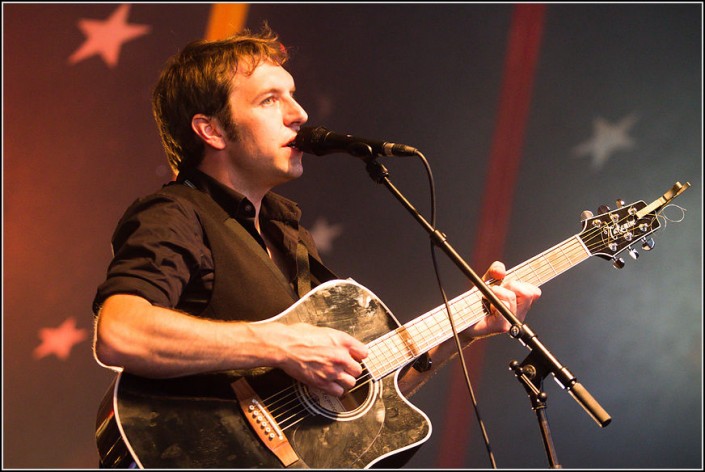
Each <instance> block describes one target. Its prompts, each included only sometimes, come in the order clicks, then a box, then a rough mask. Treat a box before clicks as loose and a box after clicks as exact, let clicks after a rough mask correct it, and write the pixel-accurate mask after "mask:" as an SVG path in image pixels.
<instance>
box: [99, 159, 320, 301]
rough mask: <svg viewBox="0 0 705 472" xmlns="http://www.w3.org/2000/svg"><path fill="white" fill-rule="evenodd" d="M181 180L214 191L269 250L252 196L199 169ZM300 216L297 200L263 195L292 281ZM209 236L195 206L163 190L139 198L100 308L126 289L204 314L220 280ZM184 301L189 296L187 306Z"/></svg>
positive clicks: (121, 231)
mask: <svg viewBox="0 0 705 472" xmlns="http://www.w3.org/2000/svg"><path fill="white" fill-rule="evenodd" d="M177 182H178V184H185V185H190V186H195V187H196V188H198V189H200V190H202V191H205V192H206V193H208V194H209V195H210V196H211V197H212V198H213V200H215V202H216V203H218V205H219V206H221V207H222V208H223V209H224V210H225V211H226V212H227V213H228V214H229V215H230V216H231V217H233V218H235V219H236V220H237V221H238V222H239V223H240V224H241V225H242V226H243V227H244V228H245V229H247V231H248V232H249V233H250V234H251V235H252V237H253V238H255V240H256V241H257V242H258V243H259V245H260V246H261V247H262V250H263V251H266V250H267V249H266V245H265V242H264V240H263V239H262V237H261V236H260V234H259V233H258V232H257V230H256V229H255V224H254V223H255V222H254V217H255V208H254V205H253V204H252V202H250V201H249V200H248V199H247V198H245V197H244V196H242V195H240V194H239V193H237V192H235V191H233V190H231V189H230V188H228V187H226V186H224V185H222V184H221V183H220V182H218V181H216V180H215V179H213V178H211V177H210V176H208V175H206V174H204V173H202V172H200V171H198V170H195V169H193V170H189V171H184V172H182V173H181V174H179V177H178V179H177ZM178 184H175V185H178ZM300 216H301V212H300V210H299V208H298V206H297V205H296V204H295V203H293V202H291V201H289V200H287V199H285V198H283V197H281V196H279V195H276V194H274V193H271V192H270V193H269V194H267V195H266V196H265V198H264V199H263V201H262V207H261V209H260V224H261V229H262V232H263V233H264V234H265V235H266V237H267V239H268V241H269V242H270V244H274V245H276V247H277V249H278V250H279V251H281V254H282V255H283V261H284V264H283V265H284V267H282V271H283V272H284V276H285V277H286V279H287V280H289V281H290V282H293V280H294V279H295V276H296V246H297V242H298V238H299V227H298V225H299V218H300ZM205 239H206V238H205V237H204V232H203V228H202V226H201V224H200V223H199V221H198V217H197V215H196V214H195V212H194V211H193V209H189V208H186V207H185V206H184V205H183V204H182V203H181V202H179V201H178V200H175V199H172V198H170V197H168V196H165V195H163V194H153V195H150V196H147V197H144V198H141V199H139V200H137V201H136V202H135V203H133V205H132V206H130V208H128V210H127V211H126V212H125V214H124V216H123V217H122V218H121V220H120V221H119V223H118V225H117V228H116V230H115V232H114V234H113V238H112V246H113V254H114V257H113V260H112V261H111V263H110V265H109V268H108V273H107V277H106V280H105V281H104V282H103V283H102V284H101V285H100V286H99V287H98V290H97V294H96V297H95V299H94V303H93V310H94V312H95V313H97V312H98V310H99V308H100V305H101V304H102V303H103V301H105V299H106V298H108V297H109V296H111V295H114V294H118V293H123V294H132V295H138V296H141V297H143V298H145V299H147V300H148V301H149V302H150V303H152V304H154V305H157V306H162V307H166V308H175V307H176V306H177V305H179V304H181V308H182V309H184V310H185V311H188V312H189V313H194V314H197V313H200V312H201V311H202V310H203V308H205V306H206V305H207V303H208V300H209V296H210V293H211V292H212V290H213V282H214V264H213V256H212V254H211V251H210V248H209V246H208V243H207V241H206V240H205ZM315 256H316V257H317V254H316V255H315ZM184 299H186V300H188V303H187V304H186V305H184Z"/></svg>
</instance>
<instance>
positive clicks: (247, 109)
mask: <svg viewBox="0 0 705 472" xmlns="http://www.w3.org/2000/svg"><path fill="white" fill-rule="evenodd" d="M294 88H295V87H294V79H293V77H292V76H291V74H289V72H287V71H286V70H285V69H284V68H283V67H281V66H277V65H274V64H272V63H269V62H262V63H260V65H259V66H257V68H255V70H254V71H253V72H252V74H250V75H245V74H243V73H241V72H238V73H237V74H236V75H235V77H234V79H233V84H232V91H231V93H230V110H231V112H232V121H233V123H234V124H235V127H236V128H237V139H236V140H234V141H231V140H228V154H229V156H230V163H231V164H232V166H233V167H234V170H235V172H236V173H237V175H238V178H239V179H241V180H242V181H243V182H247V185H254V186H257V187H258V188H267V189H269V188H272V187H274V186H276V185H279V184H282V183H284V182H288V181H290V180H292V179H295V178H297V177H300V176H301V174H302V173H303V166H302V163H301V158H302V156H303V153H302V152H301V151H299V150H298V149H296V148H293V147H289V146H288V144H289V143H291V142H292V140H293V139H294V138H295V137H296V133H297V132H298V130H299V128H300V127H301V125H302V124H303V123H305V122H306V121H307V120H308V115H307V114H306V111H305V110H304V109H303V108H302V107H301V106H300V105H299V104H298V103H297V102H296V100H294V97H293V93H294Z"/></svg>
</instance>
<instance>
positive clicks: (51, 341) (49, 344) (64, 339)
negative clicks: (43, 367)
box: [34, 316, 88, 360]
mask: <svg viewBox="0 0 705 472" xmlns="http://www.w3.org/2000/svg"><path fill="white" fill-rule="evenodd" d="M39 337H40V338H41V340H42V343H41V344H40V345H39V346H37V347H36V348H35V349H34V357H35V358H37V359H41V358H42V357H46V356H48V355H50V354H54V355H55V356H56V357H58V358H59V359H61V360H66V359H68V357H69V354H71V349H72V348H73V347H74V346H75V345H76V344H78V343H80V342H82V341H83V340H84V339H86V338H87V337H88V332H87V331H86V330H85V329H83V328H81V329H76V318H75V317H73V316H71V317H69V318H67V319H66V321H64V322H63V323H61V325H60V326H59V327H58V328H42V329H40V330H39Z"/></svg>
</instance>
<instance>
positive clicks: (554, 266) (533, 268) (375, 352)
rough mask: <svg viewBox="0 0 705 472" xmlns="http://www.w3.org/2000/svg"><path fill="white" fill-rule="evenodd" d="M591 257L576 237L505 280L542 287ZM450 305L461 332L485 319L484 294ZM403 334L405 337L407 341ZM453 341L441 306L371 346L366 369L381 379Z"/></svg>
mask: <svg viewBox="0 0 705 472" xmlns="http://www.w3.org/2000/svg"><path fill="white" fill-rule="evenodd" d="M588 257H590V253H589V252H588V251H587V249H586V248H585V246H584V245H583V244H582V243H581V240H580V238H579V237H578V236H574V237H572V238H569V239H567V240H565V241H563V242H562V243H559V244H557V245H556V246H554V247H552V248H550V249H548V250H546V251H544V252H543V253H541V254H539V255H537V256H535V257H533V258H531V259H529V260H528V261H526V262H524V263H522V264H520V265H518V266H516V267H514V268H512V269H509V270H508V271H507V275H506V277H507V278H512V279H517V280H523V281H525V282H529V283H531V284H533V285H536V286H540V285H543V284H545V283H546V282H548V281H549V280H551V279H553V278H554V277H557V276H558V275H560V274H562V273H563V272H565V271H567V270H568V269H570V268H572V267H574V266H575V265H577V264H579V263H580V262H582V261H584V260H585V259H587V258H588ZM448 305H449V307H450V310H451V312H452V313H453V320H454V322H455V327H456V330H457V331H458V332H461V331H463V330H465V329H467V328H469V327H470V326H472V325H473V324H475V323H477V322H478V321H480V320H481V319H482V318H484V317H485V316H486V314H485V312H484V310H483V307H482V293H481V292H480V291H479V290H478V289H477V288H473V289H471V290H469V291H467V292H465V293H463V294H462V295H459V296H457V297H455V298H454V299H452V300H449V301H448ZM400 332H403V333H404V337H406V339H405V338H404V337H403V336H401V335H400V334H399V333H400ZM451 337H453V329H452V327H451V324H450V321H449V319H448V315H447V313H446V309H445V305H441V306H439V307H436V308H434V309H433V310H431V311H429V312H428V313H426V314H425V315H422V316H420V317H418V318H416V319H415V320H412V321H410V322H409V323H407V324H405V325H404V326H402V327H400V328H398V329H397V330H395V331H392V332H391V333H387V334H386V335H385V336H382V337H380V338H378V339H376V340H375V341H373V342H371V343H370V344H369V345H368V348H369V355H368V358H367V359H365V366H366V367H367V370H368V371H369V372H370V374H371V375H372V376H373V377H374V378H377V379H379V378H381V377H384V376H385V375H387V374H389V373H390V372H393V371H395V370H397V369H399V368H401V367H403V366H404V365H406V364H408V363H409V362H410V361H411V360H412V359H414V358H416V357H417V356H418V355H420V354H421V353H423V352H426V351H428V350H430V349H431V348H433V347H435V346H437V345H439V344H441V343H442V342H444V341H446V340H448V339H450V338H451ZM415 353H416V354H415Z"/></svg>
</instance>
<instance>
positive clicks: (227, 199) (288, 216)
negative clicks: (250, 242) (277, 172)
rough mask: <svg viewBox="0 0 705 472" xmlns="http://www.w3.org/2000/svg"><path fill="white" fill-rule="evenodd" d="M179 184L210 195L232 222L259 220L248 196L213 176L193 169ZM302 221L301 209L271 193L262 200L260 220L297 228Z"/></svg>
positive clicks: (179, 177) (186, 173)
mask: <svg viewBox="0 0 705 472" xmlns="http://www.w3.org/2000/svg"><path fill="white" fill-rule="evenodd" d="M176 181H177V182H179V183H182V184H187V185H188V183H191V184H192V186H195V187H196V188H198V189H199V190H201V191H203V192H206V193H207V194H208V195H210V196H211V197H212V198H213V200H215V202H216V203H217V204H218V205H220V206H221V207H222V208H223V209H224V210H225V211H226V212H227V213H228V215H230V216H231V217H232V218H236V219H238V220H247V219H252V218H254V217H255V207H254V205H253V204H252V202H250V200H248V199H247V197H245V196H244V195H242V194H241V193H239V192H236V191H235V190H233V189H231V188H228V187H226V186H225V185H223V184H222V183H220V182H219V181H217V180H216V179H214V178H213V177H211V176H210V175H208V174H206V173H204V172H201V171H200V170H198V169H195V168H190V169H186V170H184V171H181V172H179V175H178V176H177V178H176ZM300 218H301V209H300V208H299V206H298V205H297V204H296V203H295V202H293V201H291V200H289V199H287V198H285V197H282V196H281V195H278V194H276V193H274V192H268V193H267V194H266V195H265V196H264V199H263V200H262V207H261V209H260V219H261V220H262V221H269V220H274V221H281V222H283V223H286V224H288V225H290V226H293V227H297V226H298V223H299V220H300Z"/></svg>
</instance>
